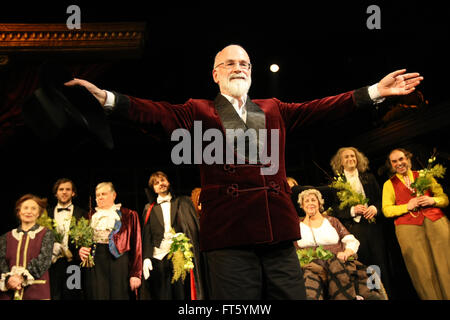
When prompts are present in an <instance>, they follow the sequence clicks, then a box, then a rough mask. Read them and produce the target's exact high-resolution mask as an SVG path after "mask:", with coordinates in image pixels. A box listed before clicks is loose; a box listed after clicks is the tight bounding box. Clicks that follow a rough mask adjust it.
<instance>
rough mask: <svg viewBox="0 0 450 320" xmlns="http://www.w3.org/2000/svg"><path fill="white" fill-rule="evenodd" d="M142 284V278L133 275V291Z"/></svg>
mask: <svg viewBox="0 0 450 320" xmlns="http://www.w3.org/2000/svg"><path fill="white" fill-rule="evenodd" d="M140 286H141V279H139V278H137V277H131V278H130V288H131V291H134V290H136V289H137V288H139V287H140Z"/></svg>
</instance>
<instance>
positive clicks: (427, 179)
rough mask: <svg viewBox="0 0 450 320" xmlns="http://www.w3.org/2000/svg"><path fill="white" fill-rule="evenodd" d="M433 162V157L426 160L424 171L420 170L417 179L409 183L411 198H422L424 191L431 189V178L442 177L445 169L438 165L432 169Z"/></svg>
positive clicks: (434, 159) (434, 158)
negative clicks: (411, 191)
mask: <svg viewBox="0 0 450 320" xmlns="http://www.w3.org/2000/svg"><path fill="white" fill-rule="evenodd" d="M435 161H436V157H435V156H432V157H431V158H430V159H428V166H427V167H426V168H425V169H422V170H420V171H419V176H418V177H417V179H416V180H415V181H414V182H413V183H411V185H410V187H411V188H412V189H414V192H413V194H412V195H413V196H417V197H419V196H423V195H424V193H425V191H427V190H428V189H429V188H430V187H431V184H432V183H433V179H432V178H443V177H444V175H445V171H446V170H447V169H446V168H445V167H443V166H442V165H440V164H436V165H434V167H432V165H433V163H434V162H435Z"/></svg>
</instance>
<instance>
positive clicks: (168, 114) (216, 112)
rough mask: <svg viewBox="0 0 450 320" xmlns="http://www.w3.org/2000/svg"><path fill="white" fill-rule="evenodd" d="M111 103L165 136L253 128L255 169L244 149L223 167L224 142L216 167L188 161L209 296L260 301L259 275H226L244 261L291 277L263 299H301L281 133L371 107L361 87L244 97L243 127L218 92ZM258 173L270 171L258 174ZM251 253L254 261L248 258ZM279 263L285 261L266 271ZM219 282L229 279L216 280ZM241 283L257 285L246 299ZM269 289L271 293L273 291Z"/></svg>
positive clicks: (296, 232) (116, 110)
mask: <svg viewBox="0 0 450 320" xmlns="http://www.w3.org/2000/svg"><path fill="white" fill-rule="evenodd" d="M114 97H115V101H114V105H115V106H114V108H113V112H114V113H117V114H123V115H125V116H126V117H128V118H129V119H131V120H132V121H135V122H137V123H140V124H142V125H152V124H159V125H161V126H162V127H163V128H164V129H165V130H166V131H167V133H168V134H169V135H170V134H171V133H172V132H173V131H174V130H176V129H179V128H183V129H187V130H188V131H198V129H199V125H200V126H201V128H200V130H201V131H202V133H203V132H206V130H208V129H216V130H217V129H218V130H220V132H221V133H222V135H223V138H224V139H223V141H225V136H226V134H225V133H226V130H228V129H232V130H238V129H242V130H243V131H244V132H245V131H246V130H248V129H253V130H254V132H256V133H257V143H256V144H257V145H258V151H259V152H261V151H262V152H263V153H258V162H257V163H250V162H249V161H248V159H247V155H248V152H247V149H246V153H245V156H246V157H245V158H246V159H244V160H245V163H243V164H239V163H237V161H236V159H233V160H234V161H232V163H230V162H228V161H225V160H226V159H225V155H226V154H227V153H229V151H228V152H227V150H229V149H228V148H229V146H228V144H227V143H224V144H223V145H224V148H223V153H222V154H223V159H220V161H217V162H214V163H212V164H207V163H205V162H204V161H202V160H201V159H200V161H195V159H194V163H199V165H200V178H201V188H202V192H201V195H200V202H201V204H202V215H201V217H200V229H201V233H200V248H201V250H202V251H205V252H206V255H207V257H208V258H207V260H208V268H209V276H210V279H209V280H210V283H211V285H212V289H211V290H212V291H211V292H212V298H213V299H216V298H217V299H233V298H235V299H245V298H246V296H245V295H246V294H248V297H247V298H250V299H258V298H261V296H260V292H261V291H263V290H264V289H263V288H262V282H263V281H261V279H256V278H255V279H253V278H254V277H255V274H257V272H256V273H255V272H254V271H252V272H249V273H248V274H245V275H243V274H241V276H240V277H239V279H237V278H236V279H232V278H230V275H233V274H236V272H241V271H239V270H242V268H241V265H242V263H246V264H252V265H253V267H251V268H249V269H253V270H255V269H259V270H263V269H262V265H264V266H265V267H264V270H263V271H261V272H262V273H263V276H265V275H266V274H268V273H279V272H282V277H285V276H286V275H287V274H289V276H290V277H291V279H295V280H294V281H283V284H280V283H277V282H275V283H273V284H272V283H271V284H270V286H272V285H273V286H275V287H277V288H281V287H283V288H284V289H283V290H280V291H279V292H278V293H277V296H276V297H275V296H270V295H269V296H267V297H266V298H269V299H270V298H272V299H274V298H280V299H302V298H304V288H303V283H302V281H301V276H299V274H301V270H300V268H299V266H298V263H297V262H296V260H297V257H296V254H295V249H294V247H293V245H292V241H293V240H296V239H299V238H300V231H299V228H298V215H297V212H296V210H295V208H294V206H293V204H292V201H291V199H290V194H291V190H290V188H289V185H288V184H287V182H286V171H285V159H284V157H285V155H284V150H285V137H286V133H287V132H290V131H291V130H294V129H295V128H297V127H300V126H303V125H314V124H316V123H319V122H324V121H326V120H327V119H330V120H331V119H335V118H339V117H342V116H344V115H345V114H348V113H350V112H353V111H355V110H356V109H357V107H358V106H362V105H366V104H372V103H373V102H372V100H371V99H370V96H369V93H368V89H367V87H366V88H362V89H358V90H356V91H350V92H347V93H343V94H340V95H337V96H332V97H327V98H324V99H318V100H314V101H310V102H306V103H284V102H281V101H279V100H277V99H275V98H273V99H262V100H251V99H250V98H248V97H247V99H246V103H245V105H244V106H243V107H244V108H245V110H246V119H245V121H244V120H243V119H242V118H241V117H240V116H239V115H238V113H237V112H236V110H235V109H234V107H233V106H232V104H231V102H230V101H229V100H228V99H227V98H226V97H224V96H223V95H221V94H219V95H218V96H217V97H216V99H215V100H214V101H210V100H200V99H190V100H188V101H187V102H186V103H184V104H180V105H172V104H169V103H165V102H154V101H150V100H144V99H139V98H134V97H129V96H125V95H122V94H118V93H114ZM261 130H262V131H264V130H265V132H263V133H266V135H265V136H266V141H268V143H265V141H263V140H261V139H259V137H260V136H261V135H260V134H261V133H262V131H261ZM194 133H195V132H194ZM272 139H275V141H274V143H270V141H272ZM205 145H206V143H204V144H203V146H205ZM272 148H273V150H272ZM202 150H203V148H202ZM264 152H265V153H264ZM239 154H240V153H238V152H236V150H234V157H236V158H238V155H239ZM261 154H262V155H264V154H265V155H267V156H270V155H275V154H277V155H278V156H279V158H277V159H273V160H272V162H271V163H268V162H267V161H261V160H262V159H261V157H260V156H261ZM232 155H233V150H232ZM241 159H242V158H241ZM197 160H198V159H197ZM263 169H266V171H267V170H271V169H274V170H272V171H271V172H270V173H269V172H266V173H264V174H262V170H263ZM255 254H256V255H257V257H256V259H255V257H254V256H252V257H249V255H255ZM230 257H231V258H232V259H230ZM279 260H283V261H284V263H280V265H279V266H278V267H276V268H273V269H271V266H274V265H277V264H278V262H279ZM210 262H211V263H210ZM222 262H224V263H225V264H226V268H225V265H224V264H223V263H222ZM281 270H283V271H281ZM224 277H225V279H227V280H225V281H224V280H221V279H224ZM270 278H272V279H278V277H277V276H275V277H270ZM242 279H245V281H253V282H254V283H255V284H256V285H260V287H259V288H257V289H256V290H255V292H251V293H250V292H249V291H246V292H242V290H239V289H238V290H234V288H238V287H239V285H241V284H242ZM275 281H276V280H275ZM231 291H233V292H231ZM267 291H268V292H269V291H270V292H271V293H272V292H273V293H274V292H275V291H276V290H269V289H268V290H267Z"/></svg>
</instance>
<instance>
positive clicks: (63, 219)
mask: <svg viewBox="0 0 450 320" xmlns="http://www.w3.org/2000/svg"><path fill="white" fill-rule="evenodd" d="M59 208H68V209H69V210H62V211H59V212H58V209H59ZM72 215H73V205H72V203H71V204H69V205H68V206H62V205H60V204H59V203H58V204H57V205H56V207H55V210H54V211H53V216H54V217H55V221H56V228H57V231H58V233H62V234H64V238H63V242H62V244H63V245H64V247H66V248H67V247H68V245H69V229H70V221H71V219H72Z"/></svg>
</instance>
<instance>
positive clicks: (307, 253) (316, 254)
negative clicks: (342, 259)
mask: <svg viewBox="0 0 450 320" xmlns="http://www.w3.org/2000/svg"><path fill="white" fill-rule="evenodd" d="M297 257H298V260H299V262H300V266H301V267H304V266H306V265H307V264H308V263H311V262H312V261H313V260H316V259H321V260H329V259H331V258H333V257H334V254H333V253H332V252H331V251H330V250H326V249H324V248H323V247H322V246H318V247H317V248H315V249H313V248H308V249H297ZM353 260H355V257H354V256H350V257H349V258H348V259H347V261H353Z"/></svg>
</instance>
